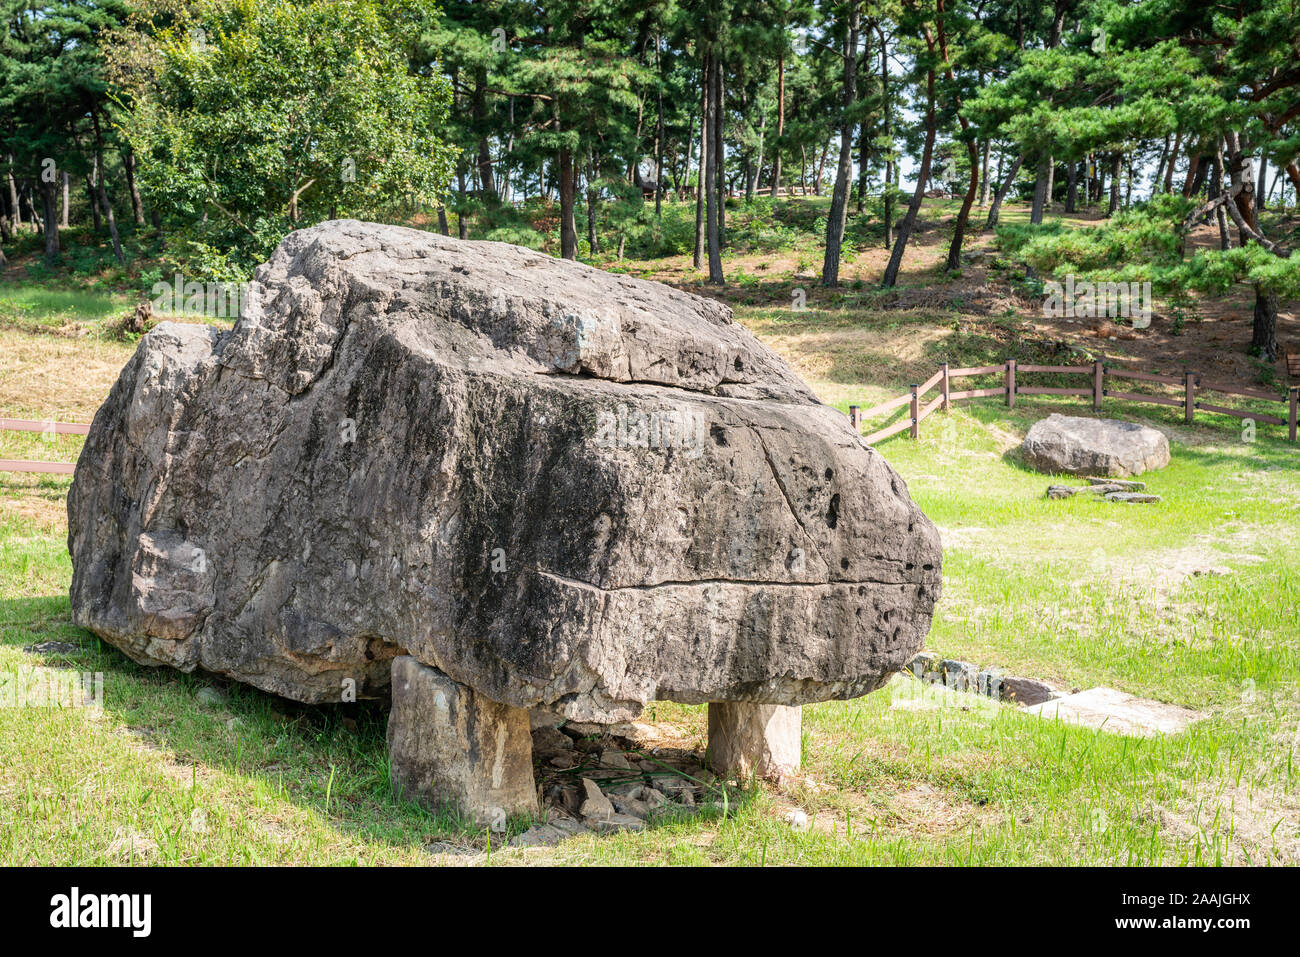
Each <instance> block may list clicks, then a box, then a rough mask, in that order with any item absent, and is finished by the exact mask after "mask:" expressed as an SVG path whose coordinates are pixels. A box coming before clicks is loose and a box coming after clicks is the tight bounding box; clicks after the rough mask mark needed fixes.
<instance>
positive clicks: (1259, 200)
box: [1255, 153, 1268, 209]
mask: <svg viewBox="0 0 1300 957" xmlns="http://www.w3.org/2000/svg"><path fill="white" fill-rule="evenodd" d="M1267 170H1268V157H1267V156H1265V155H1264V154H1263V153H1260V154H1259V180H1258V184H1257V185H1256V186H1255V208H1256V209H1263V208H1264V207H1265V204H1266V203H1267V202H1268V190H1267V189H1266V188H1265V187H1267V186H1268V179H1267V175H1266V174H1267Z"/></svg>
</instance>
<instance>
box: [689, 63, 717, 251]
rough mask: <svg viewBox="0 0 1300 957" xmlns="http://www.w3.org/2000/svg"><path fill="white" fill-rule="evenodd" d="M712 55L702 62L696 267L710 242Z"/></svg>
mask: <svg viewBox="0 0 1300 957" xmlns="http://www.w3.org/2000/svg"><path fill="white" fill-rule="evenodd" d="M710 74H711V70H710V57H709V55H708V54H707V53H706V54H705V55H704V61H703V62H702V63H701V64H700V167H699V171H698V172H697V173H696V177H695V255H694V256H693V257H692V259H691V263H692V265H693V266H694V267H695V268H696V269H700V268H702V267H703V266H704V256H705V250H706V248H707V246H708V244H709V226H708V215H707V213H706V210H707V209H708V206H709V198H708V196H707V195H706V193H705V189H704V168H705V167H706V166H708V165H709V140H710V138H711V137H712V136H713V130H712V128H711V127H710V126H709V101H710V99H711V97H710V96H709V83H710V80H709V77H710Z"/></svg>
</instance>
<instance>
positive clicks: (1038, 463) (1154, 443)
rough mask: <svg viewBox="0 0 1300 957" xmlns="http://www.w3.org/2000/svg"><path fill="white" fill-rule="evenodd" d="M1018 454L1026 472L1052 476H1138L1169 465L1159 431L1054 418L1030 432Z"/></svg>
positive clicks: (1166, 445) (1080, 418) (1127, 424)
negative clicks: (1030, 469) (1024, 463)
mask: <svg viewBox="0 0 1300 957" xmlns="http://www.w3.org/2000/svg"><path fill="white" fill-rule="evenodd" d="M1020 451H1021V454H1022V455H1023V456H1024V460H1025V462H1026V464H1028V465H1029V466H1030V467H1031V468H1034V469H1037V470H1038V471H1040V472H1048V473H1052V474H1057V475H1060V474H1065V475H1109V476H1123V475H1140V474H1142V473H1143V472H1145V471H1147V470H1148V469H1159V468H1164V467H1165V466H1166V465H1168V464H1169V440H1168V439H1167V438H1165V435H1164V433H1163V432H1161V431H1159V430H1158V429H1153V428H1151V427H1150V426H1147V425H1138V424H1137V423H1135V422H1121V421H1119V420H1118V419H1089V418H1085V417H1083V416H1075V415H1061V414H1060V413H1057V412H1053V413H1052V414H1051V415H1049V416H1048V417H1047V418H1045V419H1040V420H1039V421H1037V422H1035V423H1034V424H1033V425H1032V426H1030V428H1029V432H1028V433H1027V434H1026V435H1025V441H1024V443H1023V444H1022V445H1021V447H1020Z"/></svg>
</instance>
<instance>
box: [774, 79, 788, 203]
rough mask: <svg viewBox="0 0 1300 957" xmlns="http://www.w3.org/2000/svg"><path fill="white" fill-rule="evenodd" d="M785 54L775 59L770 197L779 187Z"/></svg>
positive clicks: (783, 129) (783, 146) (783, 121)
mask: <svg viewBox="0 0 1300 957" xmlns="http://www.w3.org/2000/svg"><path fill="white" fill-rule="evenodd" d="M784 135H785V54H784V53H783V54H781V56H779V57H778V58H777V61H776V150H775V154H776V155H775V156H773V157H772V198H773V199H776V196H777V192H778V191H779V190H780V189H781V150H783V149H784V148H785V142H784V141H783V140H782V137H783V136H784Z"/></svg>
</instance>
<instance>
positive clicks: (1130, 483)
mask: <svg viewBox="0 0 1300 957" xmlns="http://www.w3.org/2000/svg"><path fill="white" fill-rule="evenodd" d="M1085 481H1086V482H1087V483H1088V484H1089V485H1115V486H1118V487H1119V488H1125V489H1128V490H1129V491H1130V492H1141V491H1142V490H1143V489H1145V488H1146V487H1147V483H1146V482H1136V481H1134V480H1133V479H1118V478H1096V477H1093V476H1090V477H1088V478H1087V479H1085Z"/></svg>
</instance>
